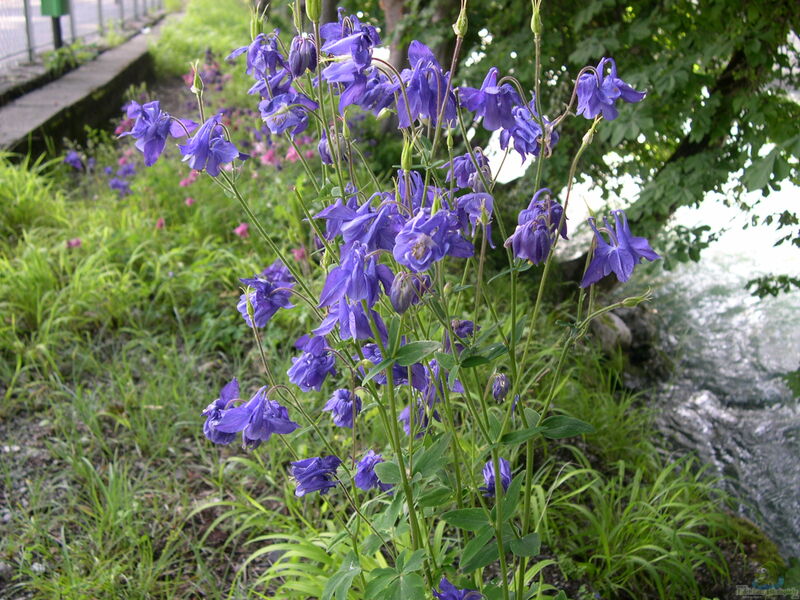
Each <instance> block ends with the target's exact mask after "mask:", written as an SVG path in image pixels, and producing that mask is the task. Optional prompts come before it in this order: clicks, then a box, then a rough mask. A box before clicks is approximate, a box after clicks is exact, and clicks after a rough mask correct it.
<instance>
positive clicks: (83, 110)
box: [0, 20, 164, 155]
mask: <svg viewBox="0 0 800 600" xmlns="http://www.w3.org/2000/svg"><path fill="white" fill-rule="evenodd" d="M163 23H164V21H163V20H162V21H161V23H159V24H158V25H157V26H155V27H153V28H152V29H151V30H150V31H149V32H148V33H140V34H139V35H136V36H134V37H133V38H131V39H130V40H128V41H127V42H125V43H124V44H121V45H120V46H117V47H116V48H113V49H111V50H108V51H107V52H103V53H102V54H101V55H100V56H98V57H97V58H96V59H95V60H93V61H91V62H89V63H86V64H85V65H82V66H80V67H78V68H77V69H75V70H74V71H71V72H69V73H67V74H66V75H64V76H63V77H62V78H60V79H58V80H57V81H54V82H52V83H49V84H47V85H45V86H44V87H41V88H39V89H37V90H35V91H33V92H30V93H28V94H25V95H24V96H22V97H20V98H17V99H16V100H14V101H12V102H10V103H8V104H7V105H5V106H3V107H0V149H3V150H8V151H12V152H19V153H22V154H25V153H30V154H32V155H33V154H38V153H39V152H43V151H45V150H46V149H47V148H48V143H47V140H48V139H49V140H51V146H52V145H55V146H60V144H61V140H62V139H63V138H65V137H66V138H69V139H80V138H82V137H83V136H84V135H85V130H84V128H85V126H86V125H90V126H95V127H96V126H99V125H102V124H105V122H106V121H108V119H109V118H111V117H112V116H113V115H114V114H118V115H119V114H121V112H120V110H121V102H122V96H123V94H124V92H125V90H126V89H127V88H128V87H129V86H130V85H133V84H137V83H141V82H142V81H147V80H151V79H152V78H153V61H152V58H151V56H150V54H149V52H148V44H149V43H150V41H151V40H154V39H157V38H158V35H159V33H160V29H161V26H162V25H163Z"/></svg>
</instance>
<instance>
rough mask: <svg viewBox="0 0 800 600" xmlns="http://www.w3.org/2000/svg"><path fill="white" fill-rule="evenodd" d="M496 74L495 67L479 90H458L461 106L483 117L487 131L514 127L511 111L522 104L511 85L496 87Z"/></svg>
mask: <svg viewBox="0 0 800 600" xmlns="http://www.w3.org/2000/svg"><path fill="white" fill-rule="evenodd" d="M498 73H499V71H498V69H497V67H492V68H491V69H489V72H488V73H487V74H486V77H485V79H484V80H483V83H482V84H481V88H480V89H479V90H477V89H475V88H471V87H461V88H459V97H460V100H461V106H464V107H465V108H466V109H467V110H471V111H472V112H474V113H475V116H476V117H483V127H484V129H487V130H488V131H494V130H495V129H500V128H501V127H504V128H506V129H511V128H512V127H514V124H515V123H514V115H513V109H514V107H515V106H516V105H517V104H520V103H521V102H522V100H520V97H519V94H517V92H516V91H515V90H514V88H513V87H512V86H511V84H509V83H504V84H503V85H500V86H498V85H497V75H498Z"/></svg>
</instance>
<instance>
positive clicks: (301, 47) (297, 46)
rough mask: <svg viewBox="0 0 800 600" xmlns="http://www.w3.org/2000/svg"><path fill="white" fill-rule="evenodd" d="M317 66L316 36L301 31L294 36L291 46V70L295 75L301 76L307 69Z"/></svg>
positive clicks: (310, 69) (311, 69)
mask: <svg viewBox="0 0 800 600" xmlns="http://www.w3.org/2000/svg"><path fill="white" fill-rule="evenodd" d="M316 68H317V45H316V43H315V42H314V36H313V35H310V34H308V33H301V34H299V35H296V36H294V39H292V45H291V46H290V47H289V71H290V72H291V73H292V76H293V77H300V76H301V75H302V74H303V73H305V72H306V71H312V72H313V71H314V70H315V69H316Z"/></svg>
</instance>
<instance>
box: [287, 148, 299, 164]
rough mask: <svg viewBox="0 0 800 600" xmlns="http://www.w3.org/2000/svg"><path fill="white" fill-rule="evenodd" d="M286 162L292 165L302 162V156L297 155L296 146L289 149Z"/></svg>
mask: <svg viewBox="0 0 800 600" xmlns="http://www.w3.org/2000/svg"><path fill="white" fill-rule="evenodd" d="M286 160H288V161H289V162H291V163H296V162H297V161H298V160H300V155H299V154H298V153H297V150H295V149H294V146H292V147H291V148H289V151H288V152H287V153H286Z"/></svg>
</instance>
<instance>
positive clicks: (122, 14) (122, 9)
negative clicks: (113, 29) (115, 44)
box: [117, 0, 125, 31]
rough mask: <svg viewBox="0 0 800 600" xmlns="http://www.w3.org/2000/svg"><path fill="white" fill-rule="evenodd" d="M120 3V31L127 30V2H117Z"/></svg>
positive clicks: (121, 0)
mask: <svg viewBox="0 0 800 600" xmlns="http://www.w3.org/2000/svg"><path fill="white" fill-rule="evenodd" d="M117 2H119V28H120V31H122V30H124V29H125V0H117Z"/></svg>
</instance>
